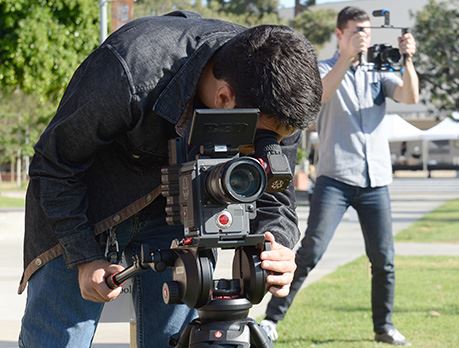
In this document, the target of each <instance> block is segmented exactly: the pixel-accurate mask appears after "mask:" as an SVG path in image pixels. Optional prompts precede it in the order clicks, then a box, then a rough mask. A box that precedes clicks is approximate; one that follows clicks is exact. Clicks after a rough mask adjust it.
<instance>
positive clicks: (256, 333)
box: [247, 321, 274, 348]
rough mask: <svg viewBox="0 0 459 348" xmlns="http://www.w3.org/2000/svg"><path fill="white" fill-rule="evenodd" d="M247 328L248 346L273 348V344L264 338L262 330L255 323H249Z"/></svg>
mask: <svg viewBox="0 0 459 348" xmlns="http://www.w3.org/2000/svg"><path fill="white" fill-rule="evenodd" d="M247 326H248V327H249V329H250V344H251V345H252V346H253V347H254V348H273V347H274V346H273V342H272V341H271V340H270V339H269V337H268V336H266V334H265V332H264V331H263V329H262V328H261V327H260V326H259V325H258V324H257V323H256V322H255V321H249V322H248V323H247Z"/></svg>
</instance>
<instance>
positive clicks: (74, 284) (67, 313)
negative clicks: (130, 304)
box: [19, 208, 196, 348]
mask: <svg viewBox="0 0 459 348" xmlns="http://www.w3.org/2000/svg"><path fill="white" fill-rule="evenodd" d="M149 214H152V212H148V208H147V211H143V212H140V213H139V214H137V215H135V216H133V217H132V218H130V219H129V220H127V221H125V222H123V223H122V224H120V225H119V226H118V227H117V228H116V234H117V238H118V242H119V245H120V249H121V250H124V252H125V255H126V260H127V261H129V260H131V255H133V254H138V253H139V251H140V244H141V243H147V244H149V245H150V246H151V247H152V248H159V249H166V248H169V246H170V243H171V241H172V240H173V239H174V238H181V237H182V236H183V232H182V231H183V228H182V227H181V226H178V227H177V226H168V225H166V223H165V220H164V217H162V218H151V217H149ZM156 214H157V213H156ZM171 279H172V272H171V271H170V270H167V271H165V272H162V273H156V272H154V271H152V270H147V271H145V272H143V273H141V274H140V275H138V276H136V277H134V279H133V301H134V308H135V311H136V320H137V346H138V347H139V348H144V347H160V348H166V347H169V344H168V341H169V337H170V336H171V335H173V334H175V333H177V332H178V331H181V329H182V328H184V327H185V326H186V324H188V322H190V321H191V320H192V319H194V318H195V316H196V314H195V310H192V309H189V308H188V307H187V306H186V305H166V304H164V302H163V300H162V296H161V288H162V284H163V282H165V281H167V280H171ZM102 309H103V304H102V303H95V302H91V301H87V300H84V299H83V298H82V297H81V294H80V289H79V286H78V270H77V269H67V268H66V266H65V264H64V259H63V257H62V256H61V257H58V258H56V259H55V260H53V261H51V262H50V263H48V264H46V265H45V266H43V268H42V269H40V270H39V271H38V272H37V273H36V274H35V275H34V276H33V277H32V278H31V279H30V281H29V284H28V288H27V303H26V310H25V314H24V317H23V319H22V328H21V333H20V336H19V346H20V347H21V348H22V347H24V348H38V347H43V348H54V347H55V348H63V347H67V348H84V347H90V346H91V342H92V339H93V336H94V333H95V330H96V327H97V323H98V321H99V318H100V315H101V312H102Z"/></svg>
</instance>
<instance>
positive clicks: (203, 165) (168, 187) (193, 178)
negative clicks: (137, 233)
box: [161, 109, 292, 248]
mask: <svg viewBox="0 0 459 348" xmlns="http://www.w3.org/2000/svg"><path fill="white" fill-rule="evenodd" d="M258 114H259V112H258V110H257V109H232V110H223V109H221V110H215V109H214V110H211V109H197V110H195V114H194V117H193V120H192V125H191V131H190V134H189V137H188V143H187V146H186V147H188V148H189V149H191V150H190V151H188V154H187V153H186V152H187V151H186V150H185V151H184V149H185V147H184V146H183V138H177V139H176V140H171V142H170V143H169V158H170V165H169V167H167V168H164V169H163V170H162V177H161V182H162V186H161V189H162V194H163V196H165V197H166V201H167V203H166V204H167V205H166V214H167V216H166V221H167V222H168V223H169V224H183V226H184V234H185V238H188V237H190V238H192V241H193V245H196V246H202V247H206V248H234V247H237V246H240V245H246V246H247V245H256V244H257V243H258V242H259V240H260V238H261V236H259V235H251V234H250V220H251V219H253V218H255V215H256V214H255V210H256V200H257V199H258V198H259V197H260V196H261V195H262V194H263V193H264V192H265V191H266V192H281V191H284V190H285V189H286V188H287V187H288V186H289V184H290V182H291V181H292V173H291V170H290V166H289V163H288V159H287V157H286V156H285V155H284V154H283V153H282V150H281V147H280V145H279V144H278V142H277V134H276V133H274V132H272V131H268V130H258V131H256V123H257V120H258ZM254 141H255V145H254V144H253V142H254ZM241 149H242V152H246V153H247V154H246V155H242V154H241ZM190 152H191V154H190ZM196 152H197V153H196ZM190 156H194V157H195V158H194V159H192V160H188V159H189V158H187V157H190Z"/></svg>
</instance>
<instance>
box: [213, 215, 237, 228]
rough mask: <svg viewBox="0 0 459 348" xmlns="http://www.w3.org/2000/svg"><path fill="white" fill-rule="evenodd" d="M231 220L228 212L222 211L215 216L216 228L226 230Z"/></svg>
mask: <svg viewBox="0 0 459 348" xmlns="http://www.w3.org/2000/svg"><path fill="white" fill-rule="evenodd" d="M232 222H233V218H232V216H231V214H230V213H229V212H228V211H222V212H221V213H220V214H218V216H217V226H218V227H220V228H228V227H230V226H231V223H232Z"/></svg>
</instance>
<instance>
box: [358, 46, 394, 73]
mask: <svg viewBox="0 0 459 348" xmlns="http://www.w3.org/2000/svg"><path fill="white" fill-rule="evenodd" d="M401 59H402V55H401V54H400V50H399V49H398V48H394V47H392V46H391V45H387V44H375V45H373V46H370V47H368V51H367V61H368V63H372V64H373V66H374V69H375V70H378V71H395V70H400V67H399V64H400V60H401Z"/></svg>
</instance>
